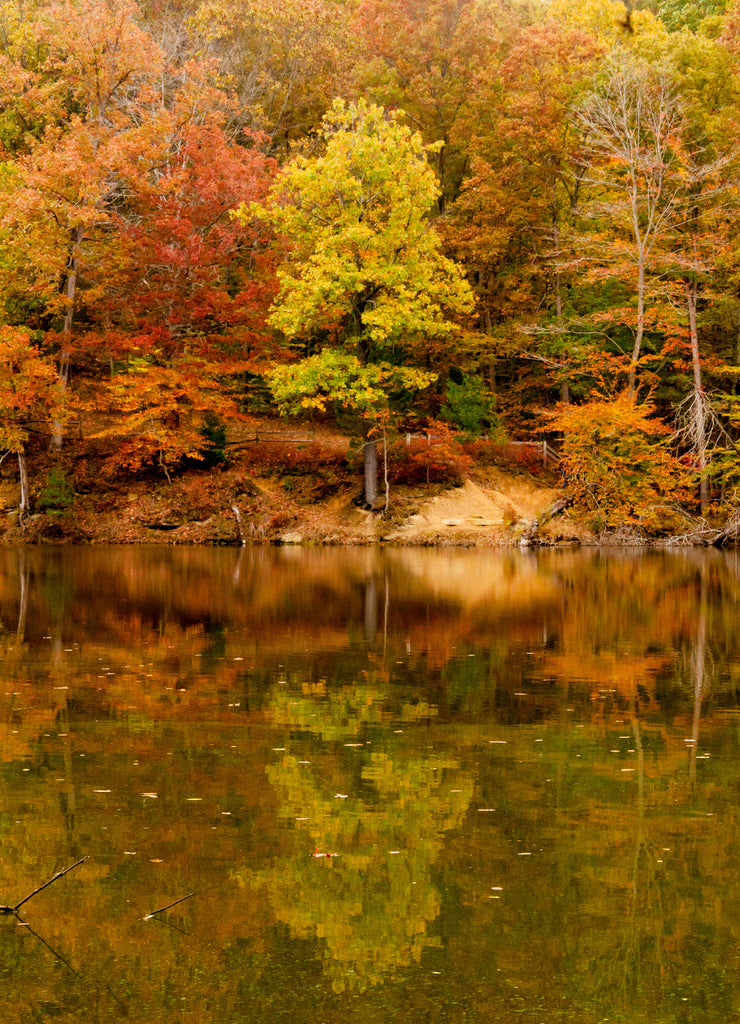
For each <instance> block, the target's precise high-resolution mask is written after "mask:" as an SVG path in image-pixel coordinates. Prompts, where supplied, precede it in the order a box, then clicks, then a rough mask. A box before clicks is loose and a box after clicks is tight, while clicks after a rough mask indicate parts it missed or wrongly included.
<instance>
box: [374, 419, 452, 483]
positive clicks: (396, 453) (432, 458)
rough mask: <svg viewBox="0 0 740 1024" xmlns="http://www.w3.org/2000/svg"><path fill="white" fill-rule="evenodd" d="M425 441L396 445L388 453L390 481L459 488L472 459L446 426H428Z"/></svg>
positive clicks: (398, 443)
mask: <svg viewBox="0 0 740 1024" xmlns="http://www.w3.org/2000/svg"><path fill="white" fill-rule="evenodd" d="M428 429H429V433H428V434H427V436H426V437H412V438H411V440H410V442H409V443H408V444H406V443H405V440H400V441H397V442H396V443H395V444H393V445H392V447H391V448H390V450H389V452H388V479H389V480H390V481H391V483H396V484H398V483H403V484H421V483H426V484H432V483H439V484H445V483H446V484H452V485H453V486H459V485H460V484H462V482H463V478H464V475H465V473H466V472H467V471H468V469H469V468H470V465H471V462H472V460H471V458H470V456H469V455H467V454H466V453H465V451H464V450H463V448H462V447H461V446H460V444H459V443H458V442H457V441H456V440H455V437H454V435H453V434H452V432H451V431H450V429H449V427H448V426H447V425H446V424H444V423H439V422H432V423H430V424H429V428H428Z"/></svg>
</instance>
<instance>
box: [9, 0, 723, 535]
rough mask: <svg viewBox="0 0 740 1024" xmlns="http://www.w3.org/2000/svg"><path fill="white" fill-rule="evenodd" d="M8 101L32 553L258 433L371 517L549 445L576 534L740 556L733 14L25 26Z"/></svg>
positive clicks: (77, 17) (209, 474)
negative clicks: (337, 461)
mask: <svg viewBox="0 0 740 1024" xmlns="http://www.w3.org/2000/svg"><path fill="white" fill-rule="evenodd" d="M0 71H1V72H2V74H0V365H1V366H2V373H1V374H0V453H2V455H1V457H0V471H2V473H3V474H5V479H6V481H7V480H12V482H13V484H14V486H15V487H16V488H17V493H18V500H17V501H16V502H15V505H16V507H17V518H16V520H15V521H16V522H17V525H18V528H19V530H20V531H21V532H22V528H23V526H24V524H25V522H26V520H27V518H28V516H29V514H30V513H35V512H36V513H37V512H39V511H44V508H46V509H52V510H56V511H59V510H61V509H67V510H69V509H70V508H73V507H74V501H75V494H76V493H79V492H81V491H84V492H87V493H96V492H100V493H103V492H106V491H108V490H110V489H111V488H112V487H114V486H118V487H121V486H122V487H124V488H125V487H126V484H127V482H128V481H130V482H131V483H132V486H133V483H134V482H137V481H138V482H139V483H141V481H154V480H157V481H162V482H163V483H164V484H165V485H166V486H174V485H175V484H176V483H177V481H178V479H182V475H183V473H185V472H187V473H189V474H192V473H193V472H196V473H197V472H198V471H199V468H200V471H201V472H204V471H205V475H204V476H203V484H202V488H203V489H205V490H206V491H207V489H208V486H209V484H208V481H209V480H212V479H213V478H214V474H217V473H218V472H219V468H220V467H227V466H228V464H229V461H230V460H233V450H232V449H230V448H229V444H230V443H231V442H232V441H233V437H234V436H235V431H236V433H237V434H238V432H239V431H242V432H243V431H245V430H246V431H248V430H249V425H250V423H253V422H255V421H256V419H257V418H261V420H260V422H264V418H265V417H270V418H272V419H273V421H275V420H277V422H278V424H280V425H282V426H283V427H284V429H286V430H290V429H295V428H296V425H298V426H300V427H305V426H306V424H307V423H308V424H309V425H313V426H319V427H321V426H324V427H325V426H328V425H331V426H333V427H335V428H336V429H337V430H338V431H339V433H341V434H342V435H346V436H350V437H353V438H354V439H355V444H354V449H353V451H354V455H353V456H352V457H351V458H350V459H349V461H347V460H345V462H344V464H343V467H342V472H343V473H345V472H346V473H350V474H354V475H355V476H356V478H357V481H358V488H359V487H361V488H362V496H361V502H362V504H364V506H365V508H367V509H374V510H376V511H379V512H387V511H388V493H387V490H384V484H385V482H386V481H387V479H388V459H389V452H390V453H391V460H392V458H393V455H392V453H393V451H394V450H396V451H397V450H398V444H399V438H404V437H409V436H411V435H420V436H423V437H425V438H428V439H434V440H433V443H432V442H431V441H429V440H428V441H427V450H426V451H425V452H417V453H416V458H415V461H414V459H413V458H412V459H411V463H412V468H413V469H414V470H415V471H416V472H417V475H418V474H419V473H421V476H420V477H419V480H418V481H417V482H421V483H426V482H429V481H430V480H431V479H438V480H439V481H440V482H445V480H446V481H447V482H456V478H459V477H460V475H461V473H462V471H463V469H464V468H465V467H466V466H467V465H469V464H470V462H471V460H472V462H473V463H475V462H476V460H478V461H483V462H485V461H486V460H488V461H491V459H493V458H494V453H495V452H499V453H500V452H501V451H503V450H505V449H506V446H507V444H508V442H510V441H519V442H521V441H528V440H529V441H537V442H540V443H541V442H542V441H543V440H545V441H547V442H548V443H549V444H550V445H552V446H553V447H554V449H555V450H556V451H558V452H559V453H560V456H561V459H560V462H559V465H558V481H559V483H560V484H561V486H562V488H563V490H564V492H565V493H567V495H568V497H569V498H570V499H571V515H573V516H574V517H575V518H576V519H579V520H580V521H582V522H583V523H584V524H585V525H586V526H587V527H588V528H589V529H591V530H593V531H596V532H600V531H605V530H606V531H621V530H625V529H627V530H629V529H634V530H636V531H639V532H640V533H641V535H650V536H677V535H681V536H686V537H697V538H707V537H710V538H714V539H716V538H718V537H719V538H725V537H726V538H730V539H733V538H735V536H736V534H737V530H738V525H739V524H740V500H739V497H738V489H739V488H740V450H739V449H738V445H739V444H740V404H739V403H740V396H739V394H738V379H739V377H740V231H739V230H738V223H739V221H738V211H739V207H740V194H739V192H738V185H739V177H738V176H739V172H740V149H739V148H738V146H737V138H738V134H739V132H740V3H739V2H732V0H729V2H728V0H642V2H630V0H582V2H579V3H577V4H576V3H573V2H572V0H544V2H543V0H281V2H279V3H277V2H275V0H230V2H229V3H224V2H223V0H140V2H138V3H136V2H134V0H30V2H26V0H24V2H23V3H21V2H20V0H8V2H7V3H3V4H2V6H1V7H0ZM394 446H395V449H394ZM408 454H409V453H408V452H407V453H406V455H405V456H404V458H405V459H406V462H407V463H408V461H409V459H408ZM420 466H422V467H423V469H422V470H419V467H420ZM430 466H431V467H432V468H431V471H430ZM440 466H442V469H441V470H440ZM430 472H431V475H430ZM445 473H446V474H447V475H446V476H445ZM435 474H436V476H435ZM412 476H413V473H412ZM550 482H551V483H552V481H550ZM315 497H316V498H317V500H318V499H320V497H321V495H320V494H316V495H315ZM240 529H241V527H240Z"/></svg>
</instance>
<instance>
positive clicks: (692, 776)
mask: <svg viewBox="0 0 740 1024" xmlns="http://www.w3.org/2000/svg"><path fill="white" fill-rule="evenodd" d="M700 572H701V589H700V596H699V621H698V623H697V626H696V639H695V642H694V650H693V652H692V657H691V674H692V676H693V683H694V717H693V721H692V728H691V745H690V747H689V793H690V794H691V796H693V795H694V792H695V790H696V755H697V752H698V749H699V729H700V725H701V702H702V697H703V696H704V680H705V667H706V646H707V579H706V575H705V573H704V569H703V568H702V569H701V570H700Z"/></svg>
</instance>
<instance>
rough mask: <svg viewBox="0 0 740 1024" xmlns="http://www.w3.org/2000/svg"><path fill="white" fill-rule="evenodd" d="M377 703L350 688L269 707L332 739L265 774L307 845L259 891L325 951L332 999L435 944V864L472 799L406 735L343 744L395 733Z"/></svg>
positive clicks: (367, 691) (440, 760)
mask: <svg viewBox="0 0 740 1024" xmlns="http://www.w3.org/2000/svg"><path fill="white" fill-rule="evenodd" d="M382 697H383V695H382V692H380V691H378V690H377V689H374V688H373V687H371V686H364V687H356V688H355V687H351V688H345V689H344V690H343V691H342V692H341V694H339V695H338V697H337V700H336V701H334V700H333V699H330V700H326V701H324V702H319V701H317V700H315V699H314V698H313V697H312V696H308V697H307V698H305V699H303V700H298V701H295V700H294V701H290V700H286V694H285V692H284V691H283V692H282V693H281V694H280V695H279V696H278V697H277V698H276V704H275V705H273V712H274V713H276V717H278V718H280V717H281V716H282V714H285V717H286V718H287V719H288V724H291V725H293V726H295V724H297V723H298V722H302V723H309V722H310V723H311V726H310V727H311V729H312V731H314V732H316V733H318V734H319V735H322V736H323V737H324V738H325V739H326V738H327V737H329V739H328V744H327V747H325V748H324V750H323V751H322V752H321V754H319V755H318V756H317V755H316V753H315V751H312V756H311V763H310V764H309V763H307V761H305V760H302V759H301V758H300V757H299V756H297V755H296V753H294V752H291V751H286V752H285V754H284V756H283V757H282V759H281V760H280V761H279V762H278V763H276V764H274V765H273V766H271V767H270V768H269V769H268V776H269V778H270V781H271V783H272V784H273V786H274V788H275V790H276V791H277V792H278V793H279V795H280V798H281V805H282V806H281V812H280V813H281V815H282V816H283V817H285V818H288V819H292V820H294V821H295V822H296V824H297V827H298V828H299V829H300V830H301V831H302V832H304V833H305V834H306V835H307V837H308V838H309V842H307V843H306V844H305V845H304V849H303V851H302V852H301V853H299V854H297V855H293V856H288V857H286V858H284V859H281V860H280V861H278V862H276V863H275V865H274V866H273V867H272V868H270V869H268V870H267V871H264V872H262V873H260V875H259V877H258V882H259V883H260V884H262V885H264V886H265V887H266V888H267V890H268V892H269V894H270V899H271V902H272V904H273V907H274V909H275V912H276V914H277V916H278V918H279V919H280V920H281V921H284V922H285V923H286V924H288V925H289V927H290V930H291V934H292V935H293V936H294V937H296V938H308V937H312V936H315V937H317V938H320V939H323V940H324V941H325V943H326V953H325V969H326V972H327V974H328V976H329V977H330V979H331V983H332V986H333V987H334V989H335V990H336V991H342V990H344V989H345V988H357V989H360V990H363V989H365V988H367V987H368V986H369V985H372V984H375V983H377V982H379V981H381V980H383V979H387V978H388V977H390V976H391V975H392V974H393V973H394V972H395V971H396V970H398V969H399V968H402V967H404V966H408V965H409V964H411V963H413V962H416V961H419V959H420V958H421V955H422V952H423V950H424V949H425V948H428V947H431V946H436V945H439V939H438V938H436V937H435V936H433V935H430V934H429V930H428V926H429V924H430V923H431V922H432V921H434V919H435V918H436V917H437V915H438V914H439V905H440V899H439V892H438V890H437V888H436V886H435V885H434V882H433V880H432V877H431V875H432V866H433V865H434V863H435V861H436V860H437V858H438V856H439V854H440V852H441V849H442V845H443V836H444V833H445V832H448V831H449V830H451V829H453V828H455V827H456V826H458V825H459V824H460V822H461V820H462V817H463V815H464V814H465V811H466V809H467V806H468V804H469V802H470V799H471V796H472V792H473V780H472V778H471V777H470V776H469V775H467V774H465V773H463V772H462V771H461V770H460V769H459V767H458V764H457V762H456V761H455V760H453V759H452V758H449V757H437V756H435V755H434V754H429V755H426V756H419V754H418V753H417V752H413V753H411V752H409V749H408V746H407V734H405V735H404V740H405V741H406V742H404V743H403V746H402V745H401V740H400V738H399V739H398V743H397V747H398V749H397V751H395V752H389V751H388V750H384V751H382V752H381V751H373V752H371V746H370V744H368V743H366V742H364V743H358V744H356V745H355V744H350V745H343V746H339V745H338V742H337V741H339V742H341V741H342V740H344V741H346V740H347V738H348V737H350V736H355V737H357V736H358V735H360V733H361V729H362V727H363V726H366V725H368V724H370V725H371V726H372V727H373V728H374V729H377V727H378V725H379V724H380V723H381V719H383V718H384V717H385V719H386V721H385V724H386V725H390V714H389V712H388V711H387V710H386V711H385V713H384V711H383V710H382V706H383V703H384V702H383V699H382ZM322 708H323V712H321V711H320V709H322ZM317 709H319V710H317ZM424 711H425V713H426V715H427V716H428V715H429V714H430V712H431V711H432V709H430V708H429V707H425V709H424ZM418 714H419V710H418V706H417V707H414V708H413V709H412V708H411V707H408V708H402V709H398V710H397V712H396V714H395V715H394V716H393V720H394V721H397V720H398V717H399V715H400V717H402V718H404V719H405V720H406V721H409V720H412V719H413V718H414V717H416V716H418ZM283 720H284V719H283ZM375 735H377V733H375ZM391 735H393V734H391ZM393 739H396V737H395V736H394V735H393ZM250 881H251V880H250Z"/></svg>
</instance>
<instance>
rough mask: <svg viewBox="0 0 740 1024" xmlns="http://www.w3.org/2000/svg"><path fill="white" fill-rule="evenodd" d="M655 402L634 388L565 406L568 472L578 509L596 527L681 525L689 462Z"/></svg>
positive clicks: (559, 423)
mask: <svg viewBox="0 0 740 1024" xmlns="http://www.w3.org/2000/svg"><path fill="white" fill-rule="evenodd" d="M653 412H654V407H653V406H652V405H650V404H649V403H647V402H646V403H638V402H636V401H634V400H633V399H632V398H631V397H630V396H629V394H628V393H623V394H621V395H619V396H617V398H615V399H608V400H607V399H602V398H598V399H594V400H593V401H590V402H586V403H585V404H584V405H578V406H576V405H569V406H561V408H560V411H559V413H558V414H557V416H556V417H555V420H554V422H553V426H554V427H555V429H556V430H562V431H563V432H564V434H565V439H564V442H563V474H564V477H565V480H566V481H567V485H568V486H569V488H570V489H571V491H572V494H573V506H574V509H575V510H576V512H577V513H578V514H580V515H581V516H582V517H583V518H584V519H586V520H587V522H589V525H591V526H592V527H594V528H596V529H615V528H617V527H620V526H628V525H632V526H639V527H643V528H644V529H646V530H648V531H650V532H653V531H658V530H661V529H668V528H671V527H672V526H675V523H676V521H677V518H678V513H677V503H678V501H679V500H680V498H681V497H682V493H683V487H684V485H685V484H686V483H687V482H688V481H687V475H688V474H687V470H686V467H685V466H684V465H683V464H682V463H681V462H680V461H679V460H678V459H677V458H676V457H675V456H674V455H673V454H672V453H671V450H670V440H669V434H670V431H669V428H668V427H667V426H666V425H665V424H664V423H662V422H661V421H660V420H658V419H655V418H653Z"/></svg>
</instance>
